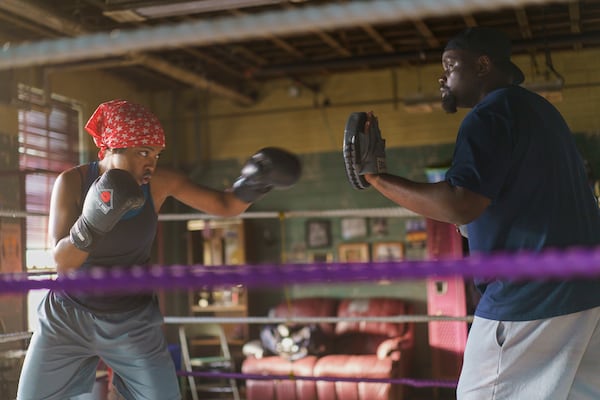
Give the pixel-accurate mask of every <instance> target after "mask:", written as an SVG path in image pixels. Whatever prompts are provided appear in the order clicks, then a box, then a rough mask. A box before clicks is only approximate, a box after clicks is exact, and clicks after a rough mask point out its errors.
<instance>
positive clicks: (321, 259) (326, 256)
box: [309, 251, 333, 263]
mask: <svg viewBox="0 0 600 400" xmlns="http://www.w3.org/2000/svg"><path fill="white" fill-rule="evenodd" d="M309 261H310V262H312V263H330V262H332V261H333V253H331V252H330V251H323V252H315V253H310V255H309Z"/></svg>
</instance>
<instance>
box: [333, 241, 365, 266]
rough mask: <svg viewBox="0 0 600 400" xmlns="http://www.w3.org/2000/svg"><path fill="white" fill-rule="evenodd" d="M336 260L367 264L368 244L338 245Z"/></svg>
mask: <svg viewBox="0 0 600 400" xmlns="http://www.w3.org/2000/svg"><path fill="white" fill-rule="evenodd" d="M338 259H339V261H340V262H367V261H369V244H368V243H344V244H340V245H339V246H338Z"/></svg>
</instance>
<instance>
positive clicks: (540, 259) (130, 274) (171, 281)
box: [0, 247, 600, 293]
mask: <svg viewBox="0 0 600 400" xmlns="http://www.w3.org/2000/svg"><path fill="white" fill-rule="evenodd" d="M598 275H600V247H595V248H580V247H574V248H570V249H565V250H546V251H543V252H539V253H533V252H520V253H496V254H490V255H485V256H484V255H470V256H469V257H465V258H459V259H439V260H415V261H412V260H411V261H397V262H376V263H315V264H285V265H282V264H260V265H224V266H219V268H214V267H206V266H203V265H191V266H190V265H172V266H166V267H165V266H158V265H151V266H133V267H130V268H121V267H118V266H116V267H112V268H100V267H96V268H91V269H90V270H89V271H79V270H77V271H73V272H70V273H68V274H65V275H64V276H61V277H59V278H57V279H48V278H46V279H35V280H33V279H29V275H28V274H27V273H5V274H2V276H1V277H0V293H9V292H13V293H15V292H25V291H29V290H34V289H52V290H67V291H74V292H77V291H91V290H100V291H102V292H109V291H127V292H131V291H143V290H153V289H157V288H162V289H189V288H194V287H199V286H226V285H231V286H233V285H239V284H243V285H245V286H248V287H261V286H282V285H290V284H309V283H341V282H359V281H379V280H390V281H394V280H403V279H411V278H413V279H422V278H426V277H430V276H438V277H449V276H463V277H469V278H472V277H480V278H491V277H495V278H511V279H540V278H545V279H547V278H560V279H565V278H575V277H592V276H598Z"/></svg>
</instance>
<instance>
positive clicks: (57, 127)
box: [19, 85, 80, 269]
mask: <svg viewBox="0 0 600 400" xmlns="http://www.w3.org/2000/svg"><path fill="white" fill-rule="evenodd" d="M19 100H20V104H22V106H21V108H20V109H19V169H20V170H21V172H22V174H21V176H22V177H23V181H22V184H24V196H25V198H24V203H25V211H26V212H27V217H26V228H25V230H26V233H25V238H26V242H25V244H26V253H25V257H26V265H27V268H28V269H31V268H39V267H48V266H51V265H52V259H51V258H50V252H49V248H50V243H49V237H48V216H47V215H48V212H49V206H50V195H51V192H52V185H53V184H54V181H55V179H56V177H57V176H58V174H59V173H60V172H62V171H64V170H65V169H68V168H71V167H73V166H75V165H77V164H78V162H79V151H78V150H79V126H80V123H79V115H80V112H79V107H78V106H77V105H76V104H74V103H73V102H72V101H68V100H66V99H63V98H59V97H58V96H50V99H45V97H44V95H43V92H41V91H40V90H36V89H34V88H29V87H26V86H24V85H22V86H20V87H19ZM35 214H38V215H35Z"/></svg>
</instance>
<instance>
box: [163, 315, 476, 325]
mask: <svg viewBox="0 0 600 400" xmlns="http://www.w3.org/2000/svg"><path fill="white" fill-rule="evenodd" d="M438 321H444V322H453V321H454V322H472V321H473V317H472V316H465V317H455V316H448V315H415V314H410V315H396V316H386V317H365V316H361V317H293V318H292V317H287V318H283V317H165V318H164V322H165V324H178V325H182V324H209V323H212V324H240V323H244V324H273V323H277V324H284V323H289V322H294V323H297V324H310V323H315V324H320V323H336V322H393V323H398V324H399V323H407V322H416V323H420V322H438Z"/></svg>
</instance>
